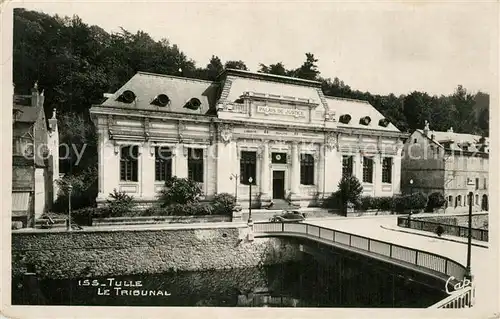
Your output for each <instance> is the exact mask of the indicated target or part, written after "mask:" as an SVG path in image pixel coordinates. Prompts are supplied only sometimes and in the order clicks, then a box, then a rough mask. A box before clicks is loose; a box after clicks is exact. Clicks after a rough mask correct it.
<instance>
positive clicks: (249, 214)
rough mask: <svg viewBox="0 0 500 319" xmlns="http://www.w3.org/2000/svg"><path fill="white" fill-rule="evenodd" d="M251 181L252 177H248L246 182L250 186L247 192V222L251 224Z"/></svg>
mask: <svg viewBox="0 0 500 319" xmlns="http://www.w3.org/2000/svg"><path fill="white" fill-rule="evenodd" d="M252 182H253V178H252V177H250V178H248V183H249V186H250V189H249V192H248V224H249V225H251V224H252Z"/></svg>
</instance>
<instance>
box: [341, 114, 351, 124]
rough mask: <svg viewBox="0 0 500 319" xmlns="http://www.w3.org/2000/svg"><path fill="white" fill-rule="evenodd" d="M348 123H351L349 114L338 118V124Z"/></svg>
mask: <svg viewBox="0 0 500 319" xmlns="http://www.w3.org/2000/svg"><path fill="white" fill-rule="evenodd" d="M350 121H351V116H350V115H349V114H344V115H341V116H340V118H339V122H340V123H342V124H349V122H350Z"/></svg>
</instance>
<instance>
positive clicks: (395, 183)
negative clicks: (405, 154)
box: [392, 150, 401, 194]
mask: <svg viewBox="0 0 500 319" xmlns="http://www.w3.org/2000/svg"><path fill="white" fill-rule="evenodd" d="M392 192H393V193H394V194H401V151H400V150H399V151H398V154H397V155H396V156H394V157H393V158H392Z"/></svg>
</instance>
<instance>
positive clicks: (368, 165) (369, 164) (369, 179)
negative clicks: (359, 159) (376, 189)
mask: <svg viewBox="0 0 500 319" xmlns="http://www.w3.org/2000/svg"><path fill="white" fill-rule="evenodd" d="M363 182H364V183H373V158H371V157H363Z"/></svg>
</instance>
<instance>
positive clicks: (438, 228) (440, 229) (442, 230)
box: [436, 225, 444, 237]
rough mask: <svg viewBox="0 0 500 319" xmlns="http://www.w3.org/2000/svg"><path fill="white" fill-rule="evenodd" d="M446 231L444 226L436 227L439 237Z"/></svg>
mask: <svg viewBox="0 0 500 319" xmlns="http://www.w3.org/2000/svg"><path fill="white" fill-rule="evenodd" d="M443 233H444V228H443V226H441V225H439V226H438V227H436V235H438V236H439V237H441V235H442V234H443Z"/></svg>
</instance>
